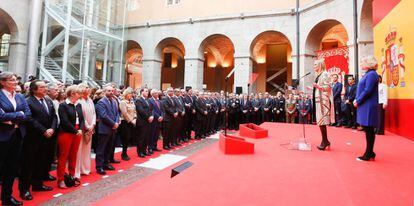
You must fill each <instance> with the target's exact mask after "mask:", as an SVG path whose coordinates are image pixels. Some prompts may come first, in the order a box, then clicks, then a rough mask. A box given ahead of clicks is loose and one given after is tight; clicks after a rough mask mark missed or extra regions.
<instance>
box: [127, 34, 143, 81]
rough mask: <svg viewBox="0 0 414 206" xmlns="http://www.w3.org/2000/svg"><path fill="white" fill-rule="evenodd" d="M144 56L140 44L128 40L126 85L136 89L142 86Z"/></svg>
mask: <svg viewBox="0 0 414 206" xmlns="http://www.w3.org/2000/svg"><path fill="white" fill-rule="evenodd" d="M142 56H143V51H142V48H141V46H140V45H139V44H138V42H136V41H133V40H128V41H127V43H126V54H125V64H126V65H125V72H126V78H125V85H128V86H129V87H132V88H134V89H136V88H140V87H141V86H142Z"/></svg>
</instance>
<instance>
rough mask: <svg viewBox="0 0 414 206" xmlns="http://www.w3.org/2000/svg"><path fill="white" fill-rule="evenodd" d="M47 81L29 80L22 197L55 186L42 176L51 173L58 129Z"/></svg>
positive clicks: (29, 198) (20, 180)
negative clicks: (29, 115)
mask: <svg viewBox="0 0 414 206" xmlns="http://www.w3.org/2000/svg"><path fill="white" fill-rule="evenodd" d="M45 96H46V83H45V82H44V81H40V80H35V81H33V82H32V83H30V96H29V97H28V98H27V100H26V101H27V104H28V105H29V108H30V111H31V113H32V116H31V118H29V121H28V124H27V131H28V132H27V135H26V137H25V141H24V143H23V151H22V153H23V158H22V166H21V174H20V177H19V191H20V197H21V198H22V199H23V200H31V199H33V197H32V195H31V193H30V185H32V190H33V191H50V190H52V189H53V188H52V187H49V186H46V185H43V178H44V177H45V176H46V174H49V164H51V162H50V161H49V154H50V153H51V152H52V151H53V150H54V147H53V146H54V145H53V140H52V138H53V137H54V135H55V132H56V129H57V125H58V124H57V115H56V112H55V108H54V107H53V103H52V101H51V100H49V99H46V98H45Z"/></svg>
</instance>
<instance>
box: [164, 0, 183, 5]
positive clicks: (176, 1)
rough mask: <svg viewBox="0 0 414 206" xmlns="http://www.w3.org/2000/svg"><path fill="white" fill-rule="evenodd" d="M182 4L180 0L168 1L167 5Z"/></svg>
mask: <svg viewBox="0 0 414 206" xmlns="http://www.w3.org/2000/svg"><path fill="white" fill-rule="evenodd" d="M177 4H180V0H167V5H168V6H169V5H177Z"/></svg>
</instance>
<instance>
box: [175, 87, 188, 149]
mask: <svg viewBox="0 0 414 206" xmlns="http://www.w3.org/2000/svg"><path fill="white" fill-rule="evenodd" d="M180 96H181V92H180V89H175V90H174V96H173V101H174V104H175V109H176V111H177V112H178V116H177V118H176V120H175V127H174V131H173V132H174V135H173V140H172V144H173V146H181V144H180V143H181V142H182V138H183V137H182V133H181V132H182V130H183V122H184V116H185V106H184V102H183V101H182V99H181V98H180Z"/></svg>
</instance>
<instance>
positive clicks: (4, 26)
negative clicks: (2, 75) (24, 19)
mask: <svg viewBox="0 0 414 206" xmlns="http://www.w3.org/2000/svg"><path fill="white" fill-rule="evenodd" d="M16 35H17V25H16V23H15V22H14V20H13V19H12V17H10V15H9V14H8V13H7V12H5V11H4V10H2V9H0V71H7V70H10V69H9V64H10V62H9V60H10V59H13V58H11V56H12V55H13V52H10V43H11V42H12V41H13V39H15V36H16Z"/></svg>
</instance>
